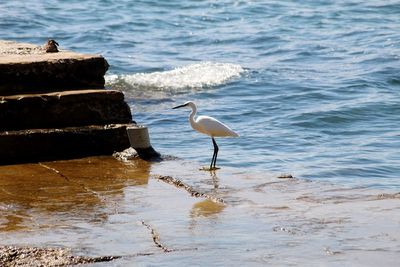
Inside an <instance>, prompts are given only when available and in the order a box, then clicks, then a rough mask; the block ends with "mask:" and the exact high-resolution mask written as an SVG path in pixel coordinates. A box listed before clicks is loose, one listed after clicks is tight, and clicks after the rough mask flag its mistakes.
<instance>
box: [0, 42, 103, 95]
mask: <svg viewBox="0 0 400 267" xmlns="http://www.w3.org/2000/svg"><path fill="white" fill-rule="evenodd" d="M108 66H109V65H108V63H107V61H106V60H105V59H104V58H103V57H102V56H100V55H87V54H80V53H75V52H71V51H65V50H61V49H60V52H57V53H46V51H45V49H43V47H41V46H36V45H32V44H25V43H17V42H12V41H4V40H0V95H13V94H22V93H24V94H25V93H38V92H54V91H58V90H60V89H62V90H71V89H72V90H74V89H85V88H104V74H105V73H106V71H107V69H108Z"/></svg>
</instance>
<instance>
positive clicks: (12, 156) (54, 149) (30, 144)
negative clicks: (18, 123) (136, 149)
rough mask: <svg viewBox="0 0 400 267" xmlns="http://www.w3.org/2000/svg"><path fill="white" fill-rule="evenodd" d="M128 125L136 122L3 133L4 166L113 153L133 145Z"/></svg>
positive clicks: (0, 143)
mask: <svg viewBox="0 0 400 267" xmlns="http://www.w3.org/2000/svg"><path fill="white" fill-rule="evenodd" d="M128 126H132V124H114V125H105V126H99V125H91V126H85V127H67V128H60V129H31V130H20V131H4V132H0V148H1V149H0V165H7V164H16V163H24V162H39V161H46V160H58V159H72V158H80V157H86V156H95V155H111V154H112V153H113V152H116V151H122V150H124V149H126V148H128V147H130V144H129V140H128V136H127V132H126V127H128Z"/></svg>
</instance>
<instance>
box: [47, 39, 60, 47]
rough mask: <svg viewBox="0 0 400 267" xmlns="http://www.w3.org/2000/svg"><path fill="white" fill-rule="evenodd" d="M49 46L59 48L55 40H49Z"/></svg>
mask: <svg viewBox="0 0 400 267" xmlns="http://www.w3.org/2000/svg"><path fill="white" fill-rule="evenodd" d="M47 44H48V45H54V46H59V44H58V43H57V42H56V41H54V40H53V39H49V40H47Z"/></svg>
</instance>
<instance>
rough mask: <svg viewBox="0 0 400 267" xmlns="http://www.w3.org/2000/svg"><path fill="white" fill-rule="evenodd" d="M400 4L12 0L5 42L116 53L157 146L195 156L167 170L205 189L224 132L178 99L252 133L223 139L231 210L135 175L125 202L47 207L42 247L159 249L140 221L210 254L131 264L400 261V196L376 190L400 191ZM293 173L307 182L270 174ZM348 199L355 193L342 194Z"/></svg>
mask: <svg viewBox="0 0 400 267" xmlns="http://www.w3.org/2000/svg"><path fill="white" fill-rule="evenodd" d="M399 14H400V4H399V2H398V1H175V0H172V1H116V0H108V1H106V0H104V1H93V0H90V1H55V0H51V1H46V2H44V1H29V4H27V3H26V2H24V1H6V2H1V3H0V28H1V29H2V30H1V31H0V38H2V39H12V40H17V41H24V42H32V43H37V44H42V43H44V42H45V41H46V40H47V38H54V39H56V40H57V41H58V43H60V45H61V47H62V48H64V49H71V50H75V51H80V52H86V53H100V54H102V55H104V56H105V57H106V59H107V60H108V62H109V63H110V65H111V67H110V69H109V71H108V74H107V76H106V81H107V87H109V88H116V89H120V90H123V91H124V92H125V95H126V99H127V101H128V103H129V104H130V106H131V108H132V112H133V115H134V120H135V121H137V122H138V123H142V124H145V125H147V126H149V129H150V134H151V141H152V144H153V146H154V147H155V148H156V149H157V150H158V151H160V152H161V153H162V154H164V155H173V156H178V157H179V158H181V159H182V160H184V161H183V162H184V164H189V165H193V167H182V169H181V170H180V171H178V170H177V167H176V166H180V164H181V163H178V164H177V165H173V164H174V163H162V164H160V165H157V164H156V165H152V166H151V168H156V170H157V171H155V173H162V174H169V173H175V174H176V175H177V176H179V177H180V178H182V179H187V180H188V183H189V184H192V185H197V186H199V187H200V188H202V187H204V186H205V185H204V184H203V183H207V181H208V182H210V180H207V174H205V173H198V168H199V167H200V166H205V165H208V163H209V161H210V160H211V156H212V143H211V140H210V139H209V138H208V137H205V136H202V135H200V134H198V133H196V132H194V131H193V130H192V129H191V128H190V126H189V124H188V122H187V115H188V112H189V111H188V110H171V108H172V107H173V106H175V105H177V104H182V103H184V102H185V101H187V100H193V101H195V102H196V103H197V104H198V106H199V112H200V114H204V115H211V116H214V117H216V118H218V119H220V120H222V121H223V122H224V123H226V124H228V125H229V126H231V128H233V129H234V130H235V131H237V132H238V133H239V134H240V138H234V139H218V140H217V142H218V144H219V145H220V154H219V158H218V165H220V166H221V167H222V170H220V171H218V172H217V174H218V176H219V179H221V180H222V181H223V182H222V184H223V187H222V189H223V190H222V191H218V194H222V196H226V198H227V203H228V204H227V206H226V207H225V208H223V209H219V208H218V207H217V208H215V209H213V210H217V211H216V212H215V213H213V212H210V213H211V215H210V216H203V215H201V216H197V215H198V214H201V211H199V210H201V207H202V204H198V206H197V207H200V208H195V205H196V203H197V202H196V201H195V200H189V199H190V198H189V197H187V196H184V193H180V194H183V195H182V198H180V197H178V196H176V193H177V192H179V191H177V192H176V191H174V190H175V189H172V191H169V190H166V188H170V187H168V186H167V185H161V184H160V183H159V182H155V181H153V180H152V179H149V180H148V182H149V183H148V186H146V187H143V186H139V187H138V186H136V184H135V183H134V184H131V183H130V182H126V183H125V182H123V183H122V185H121V188H120V189H119V190H120V193H118V194H116V199H115V200H112V201H111V202H110V203H114V202H115V203H117V204H116V205H122V208H121V206H120V207H119V208H120V209H122V210H125V213H124V212H122V214H121V213H115V210H113V207H108V204H107V205H105V206H106V207H107V208H104V205H97V204H94V206H91V205H89V206H90V207H91V208H93V207H95V208H93V211H92V212H89V213H88V216H83V215H82V216H77V217H76V218H75V217H73V216H72V218H70V216H71V213H72V214H74V213H75V212H78V213H79V207H81V206H79V205H78V208H76V207H75V206H73V208H71V207H70V208H68V207H66V211H63V212H65V213H63V212H61V213H59V212H57V214H58V215H59V214H61V215H60V216H61V219H59V218H58V217H55V218H56V219H55V220H56V221H52V219H51V218H52V215H53V214H52V212H51V210H50V211H49V212H48V213H45V215H46V216H47V217H49V218H47V217H46V216H43V218H42V217H40V215H41V214H42V213H40V212H39V213H38V214H39V215H37V214H36V213H35V212H36V210H35V209H33V211H32V212H33V213H34V214H33V215H32V216H33V217H34V218H37V217H40V218H41V219H40V220H39V221H35V224H37V225H39V228H40V227H44V228H46V225H53V226H52V227H50V229H52V231H47V235H45V237H43V239H39V240H42V241H43V242H42V241H37V242H36V243H38V244H46V245H67V246H72V247H78V248H80V249H81V250H80V251H81V252H82V251H87V253H89V254H90V253H91V254H95V253H98V254H100V255H104V254H113V253H115V254H125V255H129V253H130V249H131V248H135V249H133V250H132V253H133V254H134V253H136V252H141V251H145V250H146V249H147V248H148V247H147V245H149V246H150V245H151V240H150V241H148V242H149V244H147V245H146V244H145V243H144V242H145V241H144V240H148V233H146V232H143V230H145V229H142V228H143V226H142V225H137V224H135V223H137V221H140V220H142V219H146V220H149V222H150V223H152V224H154V226H155V227H156V228H159V229H158V230H159V232H160V235H161V236H162V238H164V240H166V243H167V244H168V245H170V246H172V247H174V248H181V247H188V248H191V249H195V250H193V251H191V250H188V251H185V252H180V253H171V254H168V256H166V255H164V254H162V253H160V254H157V255H158V256H152V257H139V258H134V259H131V258H129V259H128V262H136V263H141V262H142V263H143V264H144V265H151V264H158V263H159V261H160V260H163V257H168V259H169V260H171V265H176V264H178V263H182V264H184V263H187V264H188V263H193V261H192V260H191V259H192V258H196V259H197V260H198V262H199V265H201V264H205V265H207V264H210V262H209V261H210V260H211V259H210V258H208V257H209V256H210V255H212V257H211V258H212V259H213V261H214V260H215V259H216V258H218V257H217V256H218V255H230V258H229V257H227V258H220V261H221V262H215V263H216V264H220V265H223V264H232V263H238V262H240V263H241V264H242V265H243V264H244V263H248V264H250V263H254V264H257V263H258V264H263V263H266V262H267V263H268V262H269V263H271V264H280V265H294V264H296V263H303V264H304V263H312V264H315V265H316V266H319V262H320V261H321V262H327V263H330V264H336V263H337V264H338V265H341V263H343V261H344V262H346V260H350V261H351V262H355V263H359V264H360V265H364V263H365V264H370V265H375V264H374V261H373V260H372V259H374V258H376V257H380V258H385V259H387V260H388V261H389V262H388V263H390V261H391V260H395V259H397V260H398V259H399V256H398V255H399V253H400V252H399V250H400V249H399V247H398V243H399V239H398V238H399V237H398V236H394V233H395V232H396V231H394V229H396V227H397V228H398V226H399V225H398V221H399V217H400V215H399V208H398V198H394V199H392V200H381V201H371V199H369V198H368V197H366V199H364V198H363V196H362V195H363V194H365V195H367V196H370V195H373V196H376V195H379V194H381V193H382V192H390V193H392V192H397V191H398V190H399V188H400V186H399V173H400V152H399V151H400V124H399V123H398V120H399V117H400V93H399V92H400V74H399V73H400V61H399V59H400V16H399ZM168 164H172V165H168ZM79 166H80V165H78V167H79ZM83 166H84V168H87V166H86V165H83ZM171 166H172V167H171ZM140 168H142V167H140ZM140 168H139V169H140ZM281 173H290V174H292V175H294V176H295V177H297V178H299V180H296V181H302V182H298V183H299V184H296V186H294V187H292V186H293V184H290V186H289V185H288V184H287V183H288V182H285V181H280V180H279V183H277V184H274V185H273V186H272V187H271V188H270V187H269V186H268V184H266V185H265V186H263V184H265V183H268V181H269V179H272V178H271V177H276V176H277V175H279V174H281ZM92 175H93V174H92ZM85 177H86V176H85ZM106 177H109V176H106ZM110 177H111V178H113V179H115V177H114V176H112V175H111V176H110ZM268 177H269V178H268ZM87 178H93V179H95V180H96V178H94V177H92V176H91V175H87ZM111 178H110V179H111ZM128 180H129V179H128ZM249 180H250V181H249ZM308 180H310V181H312V182H310V183H308V182H306V181H308ZM85 183H91V182H90V179H88V180H87V181H85ZM197 183H198V184H197ZM296 183H297V182H296ZM112 184H113V183H110V186H111V185H112ZM117 184H118V183H117ZM145 184H147V182H146V183H145ZM149 187H150V189H152V190H148V189H149ZM224 187H226V188H225V189H224ZM107 188H108V187H105V188H101V190H105V191H106V190H107ZM332 188H336V189H337V191H330V190H333V189H332ZM345 188H352V190H354V191H351V190H350V191H346V190H344V189H345ZM170 189H171V188H170ZM336 189H335V190H336ZM93 190H95V191H96V189H93ZM270 190H272V191H275V193H274V194H272V196H273V197H272V196H271V195H270V194H271V191H270ZM364 190H366V191H364ZM368 190H370V191H368ZM297 191H298V192H297ZM96 192H97V191H96ZM331 192H336V193H332V194H333V195H334V197H332V198H329V195H330V194H331ZM149 194H150V195H149ZM151 194H155V195H151ZM163 194H167V195H163ZM225 194H226V195H225ZM353 194H354V195H356V196H357V195H361V196H360V198H361V200H357V198H355V199H356V200H353V199H352V195H353ZM303 195H305V196H306V198H302V196H303ZM309 195H311V196H313V197H312V198H311V200H310V199H307V197H308V196H309ZM314 195H316V196H315V197H314ZM327 195H328V196H327ZM342 195H343V198H344V199H345V200H346V201H344V202H343V203H345V204H343V205H342V204H340V203H342V202H340V201H339V203H336V201H335V200H334V199H336V198H339V199H341V196H342ZM183 196H184V197H183ZM51 197H52V196H46V197H45V198H44V199H46V201H51ZM142 197H144V200H143V201H142V200H141V198H142ZM299 197H300V198H299ZM343 198H342V199H343ZM99 199H101V197H99V196H97V197H95V198H94V201H95V202H97V201H100V200H99ZM146 199H147V200H146ZM166 199H167V200H168V201H170V205H171V206H168V205H166V203H169V202H168V201H166ZM315 199H317V200H316V201H317V203H319V204H313V202H312V201H314V200H315ZM85 201H86V200H85ZM85 201H84V202H85ZM274 201H277V203H276V206H275V204H271V202H274ZM318 201H319V202H318ZM391 201H394V202H391ZM100 202H101V201H100ZM386 202H388V203H386ZM107 203H108V202H107ZM118 203H119V204H118ZM392 203H396V204H394V205H393V204H392ZM11 204H12V203H11ZM11 204H10V205H11ZM81 204H82V203H81ZM12 205H14V204H12ZM15 205H18V204H15ZM82 205H83V207H82V208H83V209H84V210H86V208H87V207H86V205H87V204H82ZM396 205H397V206H396ZM155 206H156V207H155ZM286 206H287V207H288V208H282V209H279V208H278V209H275V208H276V207H286ZM271 207H272V208H271ZM28 210H29V209H28ZM0 211H1V210H0ZM155 211H156V212H155ZM113 212H114V213H115V214H118V215H115V216H114V215H110V214H114V213H113ZM199 212H200V213H199ZM307 212H309V213H307ZM35 214H36V215H35ZM62 214H65V218H63V217H62ZM138 214H140V216H139V215H138ZM29 216H31V215H29ZM29 216H28V217H29ZM93 217H95V218H98V217H100V218H101V219H99V221H98V222H97V221H93V220H96V219H94V218H93ZM372 217H373V218H376V219H374V220H372V219H371V220H370V219H369V218H372ZM74 218H75V219H74ZM388 218H391V220H389V219H388ZM331 219H332V221H334V223H326V224H324V223H323V224H322V225H323V226H318V225H319V222H321V220H322V221H330V220H331ZM2 220H3V221H4V224H7V223H6V221H7V220H6V219H4V217H3V218H2V219H0V223H1V222H2ZM41 220H43V221H41ZM48 220H50V221H48ZM57 220H61V221H62V222H63V220H65V221H66V223H65V225H64V223H61V224H60V225H59V224H58V223H57ZM396 222H397V224H396ZM16 224H17V225H19V224H18V222H17V223H16ZM360 226H362V227H360ZM10 227H12V226H10ZM174 227H176V228H174ZM28 228H30V227H28ZM136 228H137V231H136V230H135V229H136ZM53 229H55V230H54V231H53ZM139 229H140V230H139ZM281 229H283V230H281ZM320 229H322V230H320ZM10 230H13V229H10ZM14 230H18V229H14ZM130 231H132V235H131V236H129V233H130ZM24 233H25V232H24V231H22V234H21V236H19V235H18V236H19V238H16V239H15V240H27V242H28V243H29V242H32V243H35V242H34V241H35V240H37V238H38V236H39V235H40V233H39V234H37V235H34V234H32V235H30V237H26V235H25V234H24ZM49 233H51V234H49ZM139 233H141V234H139ZM161 233H162V234H161ZM258 233H265V236H264V235H262V234H258ZM71 234H72V235H71ZM168 235H169V236H168ZM7 236H8V237H9V236H10V235H7ZM15 236H17V235H15ZM66 236H69V237H68V238H65V237H66ZM146 238H147V239H146ZM110 240H112V241H110ZM376 240H378V241H376ZM375 241H376V242H377V243H376V244H375V243H374V242H375ZM396 242H397V245H395V244H396ZM10 243H13V242H12V241H10ZM311 244H312V245H311ZM372 244H375V245H372ZM385 244H387V245H385ZM325 248H326V249H325ZM142 249H143V250H142ZM77 250H78V251H79V249H77ZM227 251H229V253H228V252H227ZM335 251H336V252H338V253H335ZM364 252H368V253H364ZM396 253H397V254H396ZM331 254H332V255H331ZM377 255H378V256H377ZM326 256H333V257H330V258H328V259H327V258H326ZM360 258H362V260H361V259H360ZM357 259H358V260H357ZM166 264H167V265H168V263H166Z"/></svg>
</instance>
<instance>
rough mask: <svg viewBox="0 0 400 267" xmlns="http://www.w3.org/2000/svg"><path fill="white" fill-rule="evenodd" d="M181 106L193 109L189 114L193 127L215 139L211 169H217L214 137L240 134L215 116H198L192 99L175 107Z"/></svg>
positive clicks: (216, 149) (216, 146) (216, 147)
mask: <svg viewBox="0 0 400 267" xmlns="http://www.w3.org/2000/svg"><path fill="white" fill-rule="evenodd" d="M181 107H190V108H191V109H192V112H191V113H190V115H189V123H190V125H191V126H192V128H193V129H194V130H196V131H198V132H200V133H203V134H206V135H209V136H211V139H212V141H213V145H214V155H213V157H212V160H211V164H210V170H216V169H218V168H217V167H215V165H216V162H217V156H218V150H219V149H218V145H217V143H216V142H215V139H214V137H222V136H232V137H238V136H239V135H238V134H237V133H235V132H234V131H233V130H232V129H231V128H229V127H228V126H227V125H225V124H223V123H222V122H220V121H219V120H217V119H214V118H213V117H209V116H198V117H197V118H195V116H196V112H197V106H196V104H195V103H193V102H192V101H189V102H186V103H185V104H183V105H180V106H177V107H174V109H175V108H181Z"/></svg>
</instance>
